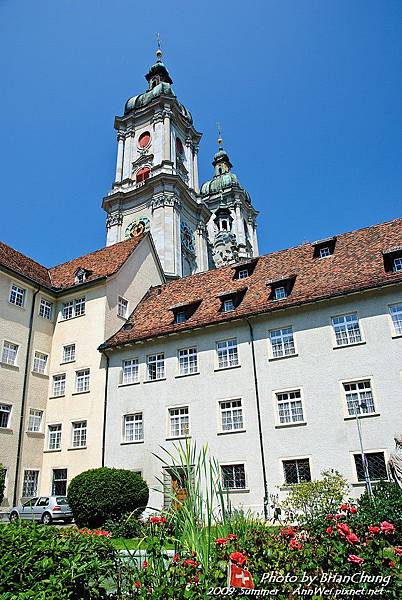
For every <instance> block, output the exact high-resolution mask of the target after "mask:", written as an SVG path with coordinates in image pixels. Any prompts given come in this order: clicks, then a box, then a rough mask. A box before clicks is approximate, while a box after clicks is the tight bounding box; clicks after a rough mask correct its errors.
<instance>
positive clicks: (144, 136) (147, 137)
mask: <svg viewBox="0 0 402 600" xmlns="http://www.w3.org/2000/svg"><path fill="white" fill-rule="evenodd" d="M150 142H151V134H150V133H149V131H144V133H141V135H140V137H139V138H138V146H139V147H140V148H146V147H147V146H148V145H149V143H150Z"/></svg>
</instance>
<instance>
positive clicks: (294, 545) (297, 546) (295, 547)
mask: <svg viewBox="0 0 402 600" xmlns="http://www.w3.org/2000/svg"><path fill="white" fill-rule="evenodd" d="M289 546H290V547H291V548H292V550H302V549H303V546H302V545H301V544H300V542H298V541H297V540H296V538H292V539H291V540H290V542H289Z"/></svg>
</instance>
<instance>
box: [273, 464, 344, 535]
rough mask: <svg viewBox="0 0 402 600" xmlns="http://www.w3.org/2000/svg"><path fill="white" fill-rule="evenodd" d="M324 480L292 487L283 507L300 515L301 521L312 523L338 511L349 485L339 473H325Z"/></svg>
mask: <svg viewBox="0 0 402 600" xmlns="http://www.w3.org/2000/svg"><path fill="white" fill-rule="evenodd" d="M321 477H322V479H316V480H313V481H302V482H301V483H296V484H294V485H292V487H291V489H290V492H289V495H288V497H287V498H286V500H285V501H284V503H283V506H284V507H285V508H287V509H288V510H290V511H291V512H295V513H297V514H298V517H299V520H300V521H302V522H304V523H310V524H311V523H312V522H313V521H315V520H316V519H320V518H321V517H323V516H325V515H326V514H328V513H331V512H334V511H336V509H337V507H338V506H339V504H340V503H341V502H342V500H343V499H344V498H345V496H346V495H347V491H348V483H347V481H346V479H345V478H344V477H343V476H342V475H341V474H340V473H338V472H337V471H332V470H329V471H323V472H322V473H321Z"/></svg>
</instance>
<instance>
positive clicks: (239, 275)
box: [237, 269, 249, 279]
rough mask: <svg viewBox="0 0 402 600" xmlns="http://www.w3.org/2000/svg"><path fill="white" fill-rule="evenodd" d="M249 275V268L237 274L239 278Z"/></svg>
mask: <svg viewBox="0 0 402 600" xmlns="http://www.w3.org/2000/svg"><path fill="white" fill-rule="evenodd" d="M248 276H249V272H248V269H241V270H240V271H239V272H238V274H237V279H246V277H248Z"/></svg>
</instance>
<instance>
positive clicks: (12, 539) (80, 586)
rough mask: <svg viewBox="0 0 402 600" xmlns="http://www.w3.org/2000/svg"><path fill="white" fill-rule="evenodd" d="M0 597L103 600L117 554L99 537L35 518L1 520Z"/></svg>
mask: <svg viewBox="0 0 402 600" xmlns="http://www.w3.org/2000/svg"><path fill="white" fill-rule="evenodd" d="M0 548H1V551H0V572H1V578H0V598H1V599H2V600H11V599H14V598H23V599H28V598H31V599H32V600H48V599H49V600H51V599H53V600H56V599H59V598H63V599H68V598H71V599H78V598H80V599H82V600H86V599H89V598H106V597H107V596H106V591H105V580H106V579H107V578H109V577H111V576H112V574H113V573H114V572H115V552H114V550H113V547H112V545H111V543H110V541H109V540H108V539H107V538H105V537H101V536H97V535H91V534H82V533H79V532H78V531H77V530H76V529H72V528H68V529H59V530H58V529H56V528H54V527H46V526H44V525H37V524H35V523H34V522H33V523H29V522H24V521H22V522H17V523H15V524H7V525H6V524H4V525H1V524H0Z"/></svg>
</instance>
